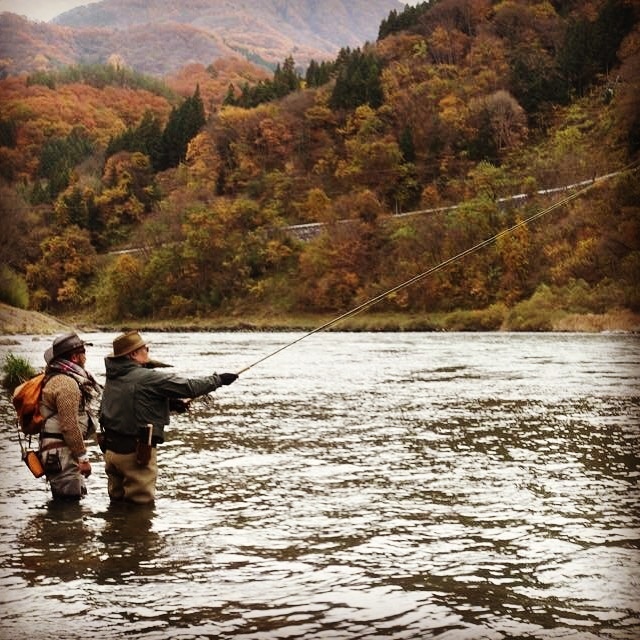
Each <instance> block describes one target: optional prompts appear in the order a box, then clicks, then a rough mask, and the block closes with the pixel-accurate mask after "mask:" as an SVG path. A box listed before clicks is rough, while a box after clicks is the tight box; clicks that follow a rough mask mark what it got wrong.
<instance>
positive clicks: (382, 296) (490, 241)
mask: <svg viewBox="0 0 640 640" xmlns="http://www.w3.org/2000/svg"><path fill="white" fill-rule="evenodd" d="M637 168H638V166H637V163H635V166H634V165H630V166H629V167H626V168H625V169H622V170H620V171H616V172H614V173H609V174H607V175H605V176H601V177H598V178H594V179H593V180H592V181H591V182H590V183H589V184H588V185H587V186H585V187H583V188H582V189H580V190H578V191H575V192H574V193H572V194H570V195H568V196H567V197H566V198H563V199H562V200H559V201H558V202H555V203H554V204H552V205H550V206H549V207H547V208H546V209H542V210H540V211H538V212H536V213H534V214H533V215H531V216H529V217H528V218H525V219H524V220H521V221H520V222H518V223H516V224H514V225H513V226H511V227H508V228H507V229H503V230H502V231H500V232H498V233H496V234H495V235H493V236H491V237H490V238H487V239H486V240H483V241H482V242H479V243H478V244H476V245H474V246H472V247H469V248H468V249H465V250H464V251H461V252H460V253H457V254H456V255H454V256H451V257H450V258H447V259H446V260H444V261H442V262H440V263H439V264H437V265H435V266H433V267H431V268H430V269H427V270H426V271H423V272H422V273H419V274H417V275H415V276H413V277H412V278H409V280H406V281H405V282H402V283H400V284H398V285H396V286H395V287H392V288H391V289H388V290H387V291H384V292H383V293H381V294H379V295H377V296H375V297H373V298H370V299H369V300H367V301H366V302H363V303H362V304H359V305H358V306H356V307H354V308H353V309H350V310H349V311H346V312H345V313H343V314H341V315H339V316H337V317H336V318H333V320H329V321H328V322H325V323H324V324H322V325H320V326H319V327H316V328H315V329H313V330H312V331H309V332H308V333H305V334H303V335H302V336H300V337H299V338H296V339H295V340H292V341H291V342H289V343H287V344H285V345H283V346H282V347H280V348H278V349H276V350H275V351H272V352H271V353H268V354H267V355H266V356H263V357H262V358H260V359H259V360H256V361H255V362H254V363H252V364H250V365H249V366H247V367H245V368H244V369H241V370H240V371H238V375H240V374H242V373H244V372H245V371H248V370H249V369H252V368H253V367H255V366H256V365H258V364H260V363H262V362H264V361H265V360H268V359H269V358H272V357H273V356H275V355H277V354H278V353H280V352H281V351H284V350H285V349H288V348H289V347H292V346H293V345H295V344H298V342H301V341H302V340H304V339H305V338H308V337H310V336H312V335H314V334H316V333H319V332H320V331H324V330H326V329H328V328H329V327H332V326H334V325H336V324H338V323H339V322H341V321H342V320H346V319H347V318H351V317H352V316H355V315H356V314H358V313H360V312H362V311H364V310H365V309H368V308H369V307H372V306H373V305H375V304H377V303H378V302H380V301H381V300H384V299H385V298H387V297H388V296H390V295H391V294H393V293H396V292H398V291H401V290H402V289H406V288H407V287H410V286H411V285H413V284H415V283H416V282H420V281H421V280H424V279H425V278H427V277H428V276H430V275H432V274H434V273H436V272H437V271H440V270H441V269H444V268H445V267H447V266H449V265H450V264H452V263H454V262H457V261H458V260H461V259H462V258H465V257H466V256H468V255H471V254H472V253H475V252H476V251H479V250H480V249H484V247H487V246H489V245H491V244H493V243H494V242H496V241H497V240H498V239H499V238H502V237H503V236H505V235H507V234H509V233H513V232H514V231H516V230H517V229H520V228H521V227H524V226H526V225H529V224H531V223H532V222H534V221H536V220H538V219H539V218H542V217H543V216H545V215H547V214H548V213H550V212H551V211H554V210H555V209H558V208H560V207H563V206H565V205H566V204H568V203H569V202H571V201H572V200H575V199H576V198H579V197H580V196H582V195H584V194H585V193H587V191H589V190H591V189H592V188H593V187H594V186H595V185H597V184H599V183H601V182H603V181H604V180H608V179H609V178H613V177H614V176H617V175H621V174H622V173H625V172H628V171H635V170H636V169H637Z"/></svg>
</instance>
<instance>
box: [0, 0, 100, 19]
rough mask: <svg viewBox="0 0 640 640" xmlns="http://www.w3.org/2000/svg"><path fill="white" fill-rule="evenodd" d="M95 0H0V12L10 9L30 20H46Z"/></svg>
mask: <svg viewBox="0 0 640 640" xmlns="http://www.w3.org/2000/svg"><path fill="white" fill-rule="evenodd" d="M96 1H97V0H81V1H80V2H78V0H0V13H2V12H3V11H11V13H17V14H18V15H21V16H27V18H29V19H30V20H42V21H45V22H48V21H49V20H51V18H53V17H55V16H57V15H59V14H61V13H64V12H65V11H68V10H69V9H73V8H74V7H79V6H81V5H83V4H91V3H92V2H96Z"/></svg>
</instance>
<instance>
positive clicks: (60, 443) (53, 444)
mask: <svg viewBox="0 0 640 640" xmlns="http://www.w3.org/2000/svg"><path fill="white" fill-rule="evenodd" d="M66 446H67V445H66V444H65V443H64V442H63V441H58V442H49V443H47V444H43V445H40V453H42V452H43V451H50V450H51V449H62V447H66Z"/></svg>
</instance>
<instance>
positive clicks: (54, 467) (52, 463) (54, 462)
mask: <svg viewBox="0 0 640 640" xmlns="http://www.w3.org/2000/svg"><path fill="white" fill-rule="evenodd" d="M43 466H44V472H45V473H46V474H47V475H48V476H51V475H55V474H56V473H60V472H61V471H62V462H61V461H60V454H59V453H58V452H57V451H48V452H47V457H46V458H45V460H44V465H43Z"/></svg>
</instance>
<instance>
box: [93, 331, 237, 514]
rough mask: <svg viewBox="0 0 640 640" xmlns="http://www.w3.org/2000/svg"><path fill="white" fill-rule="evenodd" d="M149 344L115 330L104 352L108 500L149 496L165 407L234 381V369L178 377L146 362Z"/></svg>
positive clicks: (102, 410)
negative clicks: (108, 349)
mask: <svg viewBox="0 0 640 640" xmlns="http://www.w3.org/2000/svg"><path fill="white" fill-rule="evenodd" d="M150 363H151V361H150V359H149V347H148V345H147V343H146V342H145V341H144V340H143V338H142V336H141V335H140V334H139V333H138V332H137V331H129V332H127V333H123V334H122V335H119V336H118V337H117V338H115V340H114V341H113V353H112V354H110V355H109V356H107V357H106V358H105V368H106V375H107V381H106V383H105V387H104V393H103V395H102V403H101V406H100V426H101V428H102V430H103V438H102V442H103V444H102V449H103V451H104V454H105V456H104V463H105V464H104V467H105V471H106V473H107V478H108V485H107V488H108V491H109V497H110V498H111V500H112V501H119V500H125V501H129V502H136V503H140V504H144V503H150V502H153V501H154V499H155V493H156V480H157V477H158V465H157V445H158V444H161V443H162V442H164V428H165V426H166V425H168V424H169V413H170V411H171V410H172V409H176V408H178V407H180V406H183V405H182V401H183V400H184V399H185V398H196V397H198V396H202V395H204V394H206V393H209V392H210V391H213V390H214V389H217V388H218V387H220V386H222V385H228V384H231V383H232V382H234V381H235V380H236V379H237V378H238V376H237V375H236V374H235V373H221V374H217V373H213V374H212V375H210V376H207V377H205V378H182V377H179V376H177V375H175V374H171V373H166V372H160V371H158V370H157V369H156V368H154V367H153V366H150Z"/></svg>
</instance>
